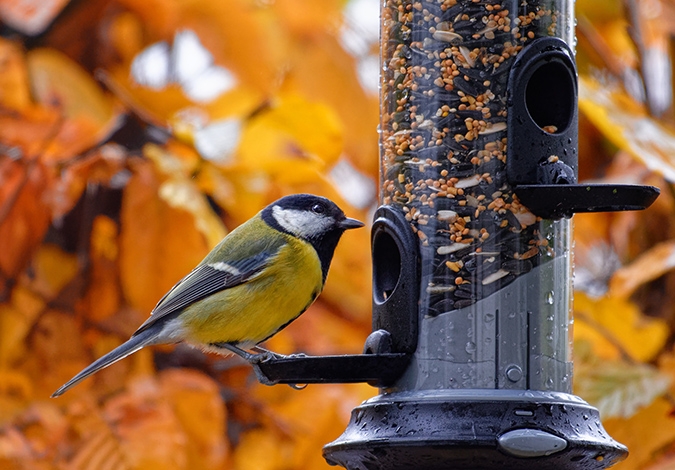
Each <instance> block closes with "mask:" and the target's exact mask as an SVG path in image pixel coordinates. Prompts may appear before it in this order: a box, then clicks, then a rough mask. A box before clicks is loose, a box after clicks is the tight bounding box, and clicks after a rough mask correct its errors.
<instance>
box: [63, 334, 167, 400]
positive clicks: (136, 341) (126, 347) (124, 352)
mask: <svg viewBox="0 0 675 470" xmlns="http://www.w3.org/2000/svg"><path fill="white" fill-rule="evenodd" d="M156 338H157V331H156V330H155V329H154V328H150V329H147V330H145V331H142V332H140V333H138V334H137V335H135V336H132V337H131V338H130V339H129V341H127V342H126V343H124V344H121V345H120V346H118V347H117V348H115V349H113V350H112V351H110V352H109V353H108V354H106V355H105V356H103V357H101V358H99V359H97V360H95V361H94V362H92V363H91V364H89V365H88V366H87V367H85V368H84V369H82V371H81V372H80V373H79V374H77V375H76V376H75V377H73V378H72V379H70V380H69V381H68V382H66V383H65V384H63V385H62V386H61V387H60V388H59V389H58V390H57V391H55V392H54V393H52V398H56V397H58V396H59V395H62V394H63V393H65V392H66V391H67V390H68V389H70V388H71V387H73V386H74V385H77V384H78V383H80V382H81V381H83V380H84V379H86V378H87V377H89V376H90V375H92V374H94V373H96V372H98V371H99V370H101V369H105V368H106V367H108V366H109V365H111V364H114V363H115V362H117V361H119V360H121V359H124V358H125V357H127V356H129V355H131V354H133V353H135V352H136V351H138V350H140V349H142V348H144V347H145V346H148V345H149V344H153V342H154V340H155V339H156Z"/></svg>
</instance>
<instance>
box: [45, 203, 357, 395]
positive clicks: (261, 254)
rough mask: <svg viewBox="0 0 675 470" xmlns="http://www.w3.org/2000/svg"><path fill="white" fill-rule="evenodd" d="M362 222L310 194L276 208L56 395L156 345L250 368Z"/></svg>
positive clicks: (228, 242)
mask: <svg viewBox="0 0 675 470" xmlns="http://www.w3.org/2000/svg"><path fill="white" fill-rule="evenodd" d="M362 226H363V223H362V222H359V221H358V220H355V219H350V218H348V217H346V216H345V214H344V212H342V210H341V209H340V208H339V207H338V206H337V205H336V204H335V203H333V202H332V201H330V200H328V199H326V198H323V197H319V196H313V195H310V194H296V195H291V196H286V197H283V198H281V199H279V200H278V201H276V202H273V203H272V204H270V205H269V206H267V207H265V208H264V209H263V210H262V211H260V212H259V213H258V214H256V215H255V216H254V217H253V218H251V219H250V220H248V221H247V222H245V223H244V224H242V225H240V226H239V227H237V228H236V229H234V230H233V231H232V232H231V233H230V234H229V235H227V236H226V237H225V238H224V239H223V240H222V241H221V242H220V243H219V244H218V245H217V246H216V247H215V248H214V249H213V250H212V251H211V252H210V253H209V254H208V255H207V256H206V258H204V260H203V261H202V262H201V263H199V264H198V265H197V267H196V268H194V269H193V270H192V272H190V273H189V274H188V275H187V276H185V277H184V278H183V279H181V280H180V281H179V282H178V283H177V284H176V285H175V286H173V288H171V290H169V292H167V293H166V294H165V295H164V297H162V299H161V300H160V301H159V303H158V304H157V306H155V308H154V309H153V310H152V312H150V317H149V318H148V319H147V320H146V321H145V323H143V324H142V325H141V326H140V327H139V328H138V330H136V332H135V333H134V334H133V335H132V336H131V338H130V339H129V340H128V341H127V342H126V343H124V344H122V345H121V346H119V347H117V348H116V349H114V350H112V351H111V352H109V353H108V354H106V355H105V356H103V357H101V358H100V359H98V360H96V361H94V362H93V363H92V364H90V365H89V366H88V367H86V368H85V369H83V370H82V371H81V372H80V373H79V374H77V375H76V376H75V377H73V378H72V379H70V380H69V381H68V382H66V384H64V385H63V386H62V387H61V388H59V389H58V390H57V391H55V392H54V393H53V394H52V397H57V396H59V395H61V394H63V393H64V392H65V391H66V390H68V389H69V388H71V387H72V386H74V385H75V384H77V383H79V382H80V381H82V380H83V379H85V378H86V377H89V376H90V375H92V374H93V373H95V372H97V371H99V370H101V369H103V368H104V367H108V366H109V365H111V364H113V363H115V362H117V361H119V360H120V359H123V358H125V357H127V356H129V355H130V354H133V353H135V352H136V351H138V350H140V349H141V348H144V347H145V346H149V345H153V344H171V343H178V342H183V341H184V342H186V343H188V344H190V345H193V346H196V347H199V348H201V349H204V350H207V351H214V352H218V353H221V354H230V353H235V354H238V355H240V356H241V357H244V358H245V359H247V360H249V361H251V360H254V359H255V358H256V356H260V355H262V354H263V353H258V354H255V353H251V352H248V351H246V349H251V348H253V350H257V351H265V350H263V349H262V348H257V346H256V345H257V344H258V343H260V342H262V341H265V340H266V339H267V338H269V337H271V336H272V335H274V334H275V333H277V332H278V331H279V330H281V329H282V328H284V327H285V326H286V325H288V324H289V323H290V322H292V321H293V320H295V319H296V318H297V317H298V316H299V315H300V314H302V313H303V312H304V311H305V310H307V308H308V307H309V306H310V305H311V304H312V302H314V300H315V299H316V297H317V296H318V295H319V294H320V293H321V291H322V290H323V286H324V283H325V281H326V276H327V275H328V268H329V267H330V262H331V260H332V258H333V253H334V251H335V247H336V246H337V244H338V241H339V240H340V237H341V236H342V234H343V233H344V231H345V230H349V229H353V228H358V227H362Z"/></svg>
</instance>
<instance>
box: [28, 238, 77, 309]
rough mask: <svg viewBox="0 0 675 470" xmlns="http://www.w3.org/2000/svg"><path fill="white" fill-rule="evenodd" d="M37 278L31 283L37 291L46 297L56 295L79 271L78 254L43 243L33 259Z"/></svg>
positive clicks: (49, 297)
mask: <svg viewBox="0 0 675 470" xmlns="http://www.w3.org/2000/svg"><path fill="white" fill-rule="evenodd" d="M33 269H34V270H35V279H34V281H33V282H32V284H31V287H32V289H33V290H34V291H35V292H39V293H40V294H41V295H42V296H43V297H45V298H46V299H51V298H53V297H55V296H56V295H57V294H58V293H59V292H61V289H63V288H64V287H65V286H66V285H67V284H68V283H69V282H70V281H71V280H72V279H73V278H74V277H75V275H76V274H77V273H78V271H79V269H80V266H79V262H78V260H77V256H75V255H73V254H71V253H66V252H65V251H63V250H62V249H61V248H59V247H58V246H56V245H52V244H45V245H41V246H40V247H39V248H38V250H37V253H35V257H34V260H33Z"/></svg>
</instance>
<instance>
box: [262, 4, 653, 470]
mask: <svg viewBox="0 0 675 470" xmlns="http://www.w3.org/2000/svg"><path fill="white" fill-rule="evenodd" d="M380 37H381V66H382V68H381V77H380V78H381V82H380V91H381V99H380V105H381V122H380V203H381V206H380V207H379V209H378V210H377V212H376V214H375V220H374V224H373V228H372V256H373V333H372V334H371V335H370V337H369V338H368V340H367V342H366V348H365V352H364V354H360V355H351V356H329V357H314V358H312V357H309V358H307V357H304V358H302V357H301V358H287V359H279V360H273V361H269V362H267V363H261V364H259V365H258V366H257V370H258V376H259V378H261V380H262V381H263V382H266V383H279V382H286V383H294V382H296V383H312V382H358V381H368V382H371V383H372V384H374V385H376V386H378V387H380V395H378V396H376V397H374V398H372V399H370V400H368V401H366V402H364V403H363V404H361V405H360V406H359V407H357V408H356V409H355V410H354V411H353V413H352V417H351V421H350V423H349V425H348V427H347V429H346V430H345V432H344V434H343V435H342V436H340V437H339V438H338V439H337V440H335V441H334V442H332V443H330V444H328V445H327V446H326V447H325V448H324V456H325V458H326V460H327V461H328V462H329V463H331V464H336V465H341V466H343V467H345V468H347V469H365V468H368V469H409V468H424V469H435V468H439V469H440V468H472V469H479V468H517V469H527V468H536V469H546V468H550V469H581V468H583V469H595V468H606V467H609V466H611V465H612V464H614V463H616V462H617V461H619V460H621V459H623V458H624V457H625V456H626V454H627V449H626V448H625V447H624V446H623V445H621V444H620V443H618V442H616V441H614V440H613V439H612V438H611V437H610V436H609V435H608V434H607V432H606V431H605V430H604V428H603V427H602V424H601V422H600V416H599V414H598V411H597V410H596V409H595V408H593V407H592V406H590V405H589V404H588V403H586V402H584V401H583V400H582V399H580V398H578V397H576V396H574V395H572V375H573V367H572V343H571V341H572V335H571V327H572V285H571V284H572V239H571V216H572V215H573V214H574V213H576V212H594V211H616V210H635V209H643V208H645V207H647V206H649V205H650V204H651V203H652V202H653V201H654V199H655V198H656V197H657V195H658V190H657V189H656V188H653V187H649V186H637V185H592V184H578V183H577V174H578V161H577V136H578V131H577V125H578V114H577V113H578V111H577V99H578V89H577V72H576V65H575V59H574V51H573V44H574V14H573V2H572V1H571V0H527V1H521V0H517V1H516V0H480V1H473V0H445V1H437V0H383V2H382V7H381V34H380Z"/></svg>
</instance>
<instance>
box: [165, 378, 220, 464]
mask: <svg viewBox="0 0 675 470" xmlns="http://www.w3.org/2000/svg"><path fill="white" fill-rule="evenodd" d="M159 380H160V383H161V385H162V389H163V390H164V393H165V395H166V396H167V399H168V401H169V403H170V404H171V406H172V407H173V410H174V413H175V414H176V416H177V418H178V420H179V421H180V423H181V425H182V428H183V430H184V431H185V434H186V435H187V437H188V446H187V455H188V468H218V467H221V466H222V465H223V463H224V462H225V458H226V457H227V450H228V449H227V445H226V444H225V431H226V429H225V423H226V409H225V406H224V403H223V401H222V399H221V396H220V391H219V389H218V385H217V384H216V383H215V382H214V381H213V380H211V379H210V378H208V377H207V376H205V375H203V374H201V373H199V372H196V371H191V370H178V369H175V370H168V371H165V372H163V373H162V374H161V375H160V377H159Z"/></svg>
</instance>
